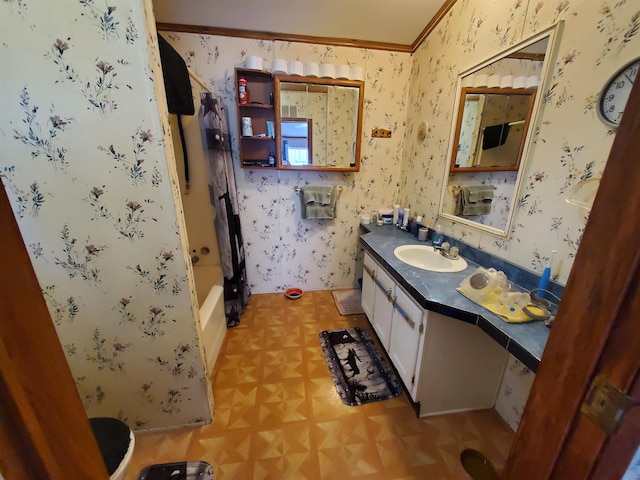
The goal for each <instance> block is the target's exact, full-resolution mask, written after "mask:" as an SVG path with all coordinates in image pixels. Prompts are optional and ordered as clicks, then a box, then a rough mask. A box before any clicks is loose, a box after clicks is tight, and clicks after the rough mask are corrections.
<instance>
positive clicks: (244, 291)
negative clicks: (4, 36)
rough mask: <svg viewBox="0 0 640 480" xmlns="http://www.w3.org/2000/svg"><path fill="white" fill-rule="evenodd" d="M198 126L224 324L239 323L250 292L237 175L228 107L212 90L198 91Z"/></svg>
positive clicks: (232, 324)
mask: <svg viewBox="0 0 640 480" xmlns="http://www.w3.org/2000/svg"><path fill="white" fill-rule="evenodd" d="M200 103H201V106H200V110H199V112H198V118H199V120H200V130H201V132H202V141H203V145H204V146H205V147H206V148H205V155H206V157H207V159H208V162H209V196H210V198H211V204H212V205H213V206H214V208H215V210H216V219H215V227H216V233H217V235H218V246H219V248H220V261H221V263H222V271H223V273H224V304H225V312H226V315H227V327H235V326H236V325H238V324H239V323H240V314H241V313H242V312H243V311H244V308H245V306H246V305H247V301H248V299H249V295H250V294H251V292H250V290H249V285H248V284H247V275H246V267H245V255H244V246H243V243H242V232H241V231H240V216H239V211H238V198H237V195H236V179H235V175H234V173H233V161H232V159H231V136H230V135H229V126H228V117H227V111H226V109H225V108H224V107H223V105H222V102H221V99H220V98H219V97H216V96H214V95H212V94H211V93H203V94H201V95H200Z"/></svg>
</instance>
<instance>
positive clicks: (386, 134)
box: [371, 128, 391, 138]
mask: <svg viewBox="0 0 640 480" xmlns="http://www.w3.org/2000/svg"><path fill="white" fill-rule="evenodd" d="M371 136H372V137H373V138H391V130H386V129H384V128H374V129H373V130H371Z"/></svg>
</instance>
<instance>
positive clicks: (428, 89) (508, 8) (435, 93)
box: [399, 0, 640, 428]
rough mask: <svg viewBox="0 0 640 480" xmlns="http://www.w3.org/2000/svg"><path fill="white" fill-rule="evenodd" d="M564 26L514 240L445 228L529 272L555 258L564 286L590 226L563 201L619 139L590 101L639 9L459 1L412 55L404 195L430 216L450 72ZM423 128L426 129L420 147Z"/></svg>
mask: <svg viewBox="0 0 640 480" xmlns="http://www.w3.org/2000/svg"><path fill="white" fill-rule="evenodd" d="M560 20H562V21H564V28H563V31H562V32H561V35H560V37H559V41H558V44H557V46H558V53H557V58H556V59H555V62H554V63H553V65H552V70H551V79H550V82H549V83H548V85H547V86H546V87H545V88H544V89H543V90H542V91H540V92H539V94H540V95H543V97H542V102H541V106H540V109H541V110H540V115H539V121H538V124H537V125H536V130H535V136H534V138H533V145H532V148H531V150H530V156H529V160H528V163H527V165H526V169H525V171H524V174H525V176H524V181H523V188H522V191H521V193H520V195H519V197H518V201H517V209H516V212H515V221H514V223H513V228H512V231H511V235H510V237H509V238H508V239H502V238H499V237H496V236H493V235H490V234H486V233H481V232H479V231H478V230H475V229H472V228H469V227H466V226H461V225H456V224H451V223H450V222H447V221H444V220H443V221H441V223H442V224H443V226H444V227H445V231H446V233H447V234H449V235H451V236H452V237H454V238H459V239H461V240H464V241H465V242H467V243H469V244H471V245H473V246H475V247H477V248H480V249H482V250H485V251H488V252H489V253H491V254H494V255H496V256H498V257H502V258H505V259H507V260H509V261H511V262H513V263H516V264H518V265H520V266H522V267H524V268H528V269H530V270H532V271H534V272H536V273H541V272H542V270H543V268H544V266H545V264H546V262H547V261H548V258H549V256H550V253H551V250H558V254H557V255H556V256H555V257H554V258H555V259H554V265H553V274H554V277H555V279H556V280H557V281H558V282H560V283H562V284H563V283H565V282H566V280H567V278H568V276H569V272H570V270H571V266H572V264H573V260H574V257H575V253H576V251H577V249H578V246H579V244H580V239H581V236H582V233H583V230H584V226H585V223H586V222H585V218H584V213H585V211H584V210H580V209H578V208H576V207H574V206H572V205H569V204H568V203H566V202H565V198H566V197H567V196H568V195H570V194H571V191H572V189H573V188H575V187H576V185H578V184H579V182H581V181H582V180H586V179H591V178H596V177H598V175H600V173H601V172H602V170H603V169H604V166H605V163H606V160H607V157H608V154H609V150H610V149H611V144H612V143H613V138H614V135H615V131H614V130H611V129H610V128H609V127H607V126H606V125H605V124H603V123H602V122H601V121H600V120H599V119H598V115H597V113H596V100H597V96H598V92H599V91H600V89H601V88H602V86H603V85H604V83H605V82H606V81H607V79H608V78H609V77H610V76H611V75H612V74H613V73H614V72H615V71H616V70H617V69H618V68H620V67H621V66H623V65H625V64H626V63H627V62H629V61H631V60H632V59H633V58H635V57H637V56H638V52H640V35H638V32H640V5H639V3H638V1H637V0H603V1H600V2H592V1H589V0H549V1H538V2H537V1H531V2H523V1H522V0H492V1H486V0H458V1H457V2H456V3H455V4H454V6H453V8H452V9H451V10H450V11H449V12H448V13H447V15H446V16H445V18H444V19H443V20H442V21H441V22H440V23H439V24H438V26H437V28H436V29H435V30H434V31H433V32H432V33H431V34H430V35H429V37H428V38H427V40H426V41H425V42H424V43H423V44H422V46H421V47H420V48H419V49H418V51H417V52H416V53H415V55H414V57H413V64H412V71H411V80H410V92H409V100H408V102H409V103H408V105H409V108H408V111H407V129H406V137H405V148H404V151H403V161H402V174H401V177H402V182H401V185H400V193H399V198H400V201H401V203H408V204H410V205H411V206H412V207H413V206H414V205H415V206H416V207H417V208H418V209H420V210H424V211H425V212H427V215H428V217H429V216H430V217H431V218H433V217H435V216H436V215H437V212H438V204H439V201H440V193H441V188H442V183H443V178H444V174H445V169H446V167H447V165H448V159H447V149H448V147H449V145H448V143H449V134H450V129H451V123H452V119H453V112H454V111H455V105H454V102H455V100H454V99H455V88H456V81H457V75H458V74H459V73H460V72H462V71H465V70H468V69H470V68H471V67H473V66H474V65H476V64H479V63H481V62H482V61H484V60H486V59H488V58H490V57H492V56H494V55H495V54H497V53H498V52H500V51H502V50H504V49H506V48H508V47H510V46H512V45H515V44H517V43H519V42H520V41H523V40H525V39H527V38H529V37H530V36H532V35H533V34H536V33H539V32H541V31H543V30H544V29H546V28H547V27H549V26H550V25H552V24H554V23H556V22H558V21H560ZM423 120H424V121H426V122H428V124H429V129H428V132H427V138H426V139H425V141H424V142H419V141H418V140H417V138H416V131H417V126H418V124H419V123H420V121H423ZM492 175H495V174H492ZM497 181H499V179H495V180H494V179H492V180H491V183H493V184H496V183H497ZM505 207H506V206H505V205H503V206H502V207H501V208H505ZM612 208H619V206H617V205H616V206H612ZM518 363H519V362H517V360H515V359H514V358H511V361H510V363H509V365H508V368H507V372H506V373H505V377H504V380H503V384H502V387H501V390H500V392H499V398H498V401H497V406H496V409H497V410H498V411H499V412H500V413H501V414H502V415H503V416H504V417H505V419H506V420H507V421H508V423H509V424H510V425H511V426H512V427H514V428H515V426H516V425H517V421H518V419H519V416H520V413H521V412H522V408H523V407H524V403H525V401H526V398H527V396H528V392H529V388H530V386H531V383H532V381H533V376H534V374H533V373H532V372H531V371H529V370H527V369H522V368H521V365H520V366H519V365H518Z"/></svg>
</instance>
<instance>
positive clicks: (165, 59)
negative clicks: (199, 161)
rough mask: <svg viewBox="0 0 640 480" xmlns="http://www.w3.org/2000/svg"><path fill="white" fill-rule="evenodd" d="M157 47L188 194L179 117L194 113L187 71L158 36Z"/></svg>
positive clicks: (187, 178) (183, 143)
mask: <svg viewBox="0 0 640 480" xmlns="http://www.w3.org/2000/svg"><path fill="white" fill-rule="evenodd" d="M158 46H159V47H160V62H161V63H162V77H163V78H164V89H165V91H166V92H167V106H168V107H169V113H175V114H176V115H177V117H178V129H179V130H180V143H181V144H182V156H183V158H184V179H185V183H186V191H187V192H188V191H189V159H188V158H187V145H186V143H185V140H184V132H183V130H182V117H181V115H193V114H194V113H195V107H194V105H193V94H192V93H191V82H190V81H189V70H188V69H187V64H186V63H185V61H184V60H183V59H182V57H181V56H180V54H179V53H178V52H176V51H175V49H174V48H173V47H172V46H171V45H169V42H167V41H166V40H165V39H164V38H162V37H161V36H160V35H158Z"/></svg>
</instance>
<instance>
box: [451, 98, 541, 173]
mask: <svg viewBox="0 0 640 480" xmlns="http://www.w3.org/2000/svg"><path fill="white" fill-rule="evenodd" d="M535 94H536V90H535V89H522V90H516V89H511V88H509V89H502V88H463V89H462V95H461V98H460V114H459V116H458V125H457V128H456V137H457V139H456V140H455V141H454V142H455V144H457V149H456V151H454V152H453V155H452V160H451V170H452V171H456V170H461V169H467V168H472V169H474V170H475V171H484V170H487V171H488V170H518V167H519V165H520V159H521V157H522V150H523V148H524V140H525V137H526V136H525V133H526V132H527V129H528V127H529V122H530V120H531V112H532V109H533V101H534V99H535Z"/></svg>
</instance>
